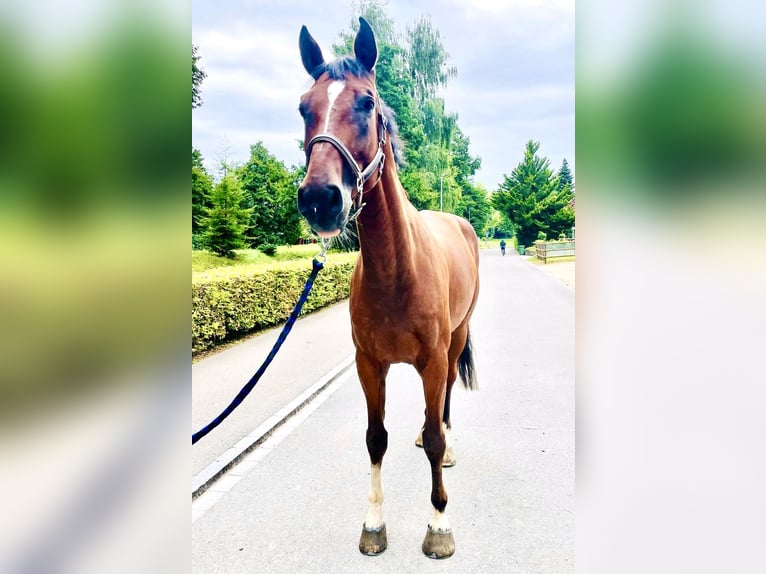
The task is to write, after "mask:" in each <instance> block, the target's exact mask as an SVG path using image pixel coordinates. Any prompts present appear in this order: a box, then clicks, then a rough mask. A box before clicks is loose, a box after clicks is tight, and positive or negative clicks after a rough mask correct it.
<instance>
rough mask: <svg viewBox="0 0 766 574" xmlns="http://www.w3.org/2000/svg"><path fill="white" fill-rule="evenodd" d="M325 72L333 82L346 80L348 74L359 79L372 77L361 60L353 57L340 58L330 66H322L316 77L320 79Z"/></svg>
mask: <svg viewBox="0 0 766 574" xmlns="http://www.w3.org/2000/svg"><path fill="white" fill-rule="evenodd" d="M324 72H327V73H328V74H329V75H330V79H331V80H345V79H346V75H347V74H351V75H353V76H356V77H357V78H367V77H369V76H370V73H369V72H368V71H367V68H365V67H364V66H363V65H362V63H361V62H360V61H359V60H357V59H356V58H353V57H351V56H346V57H344V58H338V59H337V60H333V61H332V62H330V63H329V64H324V65H323V66H320V67H319V69H317V71H316V72H314V74H315V75H314V77H315V78H318V77H319V76H321V75H322V74H323V73H324Z"/></svg>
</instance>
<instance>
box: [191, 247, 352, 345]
mask: <svg viewBox="0 0 766 574" xmlns="http://www.w3.org/2000/svg"><path fill="white" fill-rule="evenodd" d="M355 259H356V257H355V256H352V257H342V258H340V257H339V258H338V260H337V261H333V262H331V261H328V262H327V263H325V266H324V269H322V271H320V272H319V275H318V276H317V278H316V281H315V282H314V287H313V288H312V290H311V293H310V294H309V297H308V299H307V300H306V304H305V305H304V306H303V310H302V311H301V315H303V314H306V313H310V312H311V311H315V310H317V309H321V308H322V307H325V306H327V305H329V304H331V303H335V302H336V301H340V300H342V299H345V298H346V297H348V293H349V284H350V280H351V272H352V271H353V269H354V261H355ZM307 263H308V262H307V261H306V260H302V261H288V262H285V263H281V264H276V265H274V267H271V268H266V269H263V268H259V269H251V270H249V271H248V270H245V271H241V272H232V273H228V274H222V275H219V276H204V277H200V278H198V279H196V280H194V281H192V354H195V353H199V352H200V351H204V350H206V349H209V348H211V347H213V346H215V345H217V344H219V343H221V342H223V341H225V340H227V339H232V338H235V337H238V336H242V335H245V334H247V333H249V332H252V331H255V330H259V329H264V328H267V327H273V326H275V325H279V324H281V323H284V322H285V320H287V317H288V316H289V315H290V312H291V311H292V310H293V307H294V306H295V303H296V301H297V300H298V296H299V295H300V293H301V291H302V290H303V286H304V284H305V283H306V279H308V276H309V273H310V272H311V267H310V265H309V264H307Z"/></svg>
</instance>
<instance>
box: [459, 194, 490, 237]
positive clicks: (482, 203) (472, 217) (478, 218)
mask: <svg viewBox="0 0 766 574" xmlns="http://www.w3.org/2000/svg"><path fill="white" fill-rule="evenodd" d="M462 191H463V193H462V199H461V202H460V215H462V216H463V217H465V218H466V219H467V220H468V222H469V223H470V224H471V225H472V226H473V228H474V230H475V231H476V235H478V236H479V237H483V236H484V231H485V230H486V228H487V223H488V222H489V218H490V216H491V213H492V204H491V203H490V201H489V197H488V196H487V190H486V189H484V188H483V187H482V186H481V185H473V184H471V183H468V184H467V185H464V186H462Z"/></svg>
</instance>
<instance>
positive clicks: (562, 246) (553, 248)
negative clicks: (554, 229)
mask: <svg viewBox="0 0 766 574" xmlns="http://www.w3.org/2000/svg"><path fill="white" fill-rule="evenodd" d="M535 250H536V251H537V257H538V259H542V260H543V263H548V259H555V258H556V257H572V256H574V254H575V242H574V239H567V240H565V241H535Z"/></svg>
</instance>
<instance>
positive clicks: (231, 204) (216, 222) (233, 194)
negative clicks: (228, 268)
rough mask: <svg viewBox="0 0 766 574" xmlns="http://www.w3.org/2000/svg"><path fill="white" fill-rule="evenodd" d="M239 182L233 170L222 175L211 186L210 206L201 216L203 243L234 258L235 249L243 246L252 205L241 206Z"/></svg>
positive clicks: (243, 197) (242, 193) (241, 196)
mask: <svg viewBox="0 0 766 574" xmlns="http://www.w3.org/2000/svg"><path fill="white" fill-rule="evenodd" d="M245 201H246V198H245V193H244V192H243V191H242V185H241V184H240V183H239V181H238V180H237V178H236V177H235V176H234V175H233V174H229V175H227V176H225V177H224V178H223V179H222V180H221V181H220V182H219V183H218V185H216V186H215V188H214V189H213V193H212V195H211V197H210V202H211V204H212V206H211V207H210V209H208V210H207V211H208V214H207V217H205V219H204V220H203V222H202V223H203V225H204V227H205V235H204V238H205V244H206V245H207V246H208V247H209V248H210V250H211V251H213V252H214V253H217V254H218V255H222V256H224V257H229V258H232V259H233V258H234V256H235V253H234V249H239V248H241V247H244V246H245V230H246V229H247V222H248V219H249V218H250V212H251V209H247V208H244V207H243V205H244V204H245Z"/></svg>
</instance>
